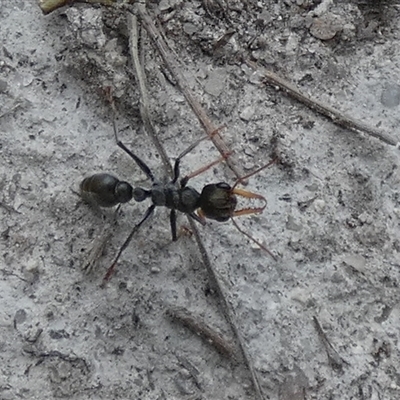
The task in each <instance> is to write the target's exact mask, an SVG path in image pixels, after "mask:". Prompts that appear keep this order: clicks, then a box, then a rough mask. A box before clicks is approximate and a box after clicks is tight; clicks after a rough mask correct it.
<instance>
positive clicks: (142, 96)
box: [128, 15, 172, 175]
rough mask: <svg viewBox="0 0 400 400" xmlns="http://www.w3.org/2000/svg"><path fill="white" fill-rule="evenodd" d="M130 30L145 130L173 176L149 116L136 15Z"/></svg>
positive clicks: (130, 24)
mask: <svg viewBox="0 0 400 400" xmlns="http://www.w3.org/2000/svg"><path fill="white" fill-rule="evenodd" d="M128 29H129V50H130V53H131V57H132V60H133V65H134V67H135V71H136V76H137V80H138V83H139V89H140V114H141V116H142V120H143V123H144V128H145V130H146V132H147V134H148V135H149V136H150V139H151V141H152V142H153V144H154V146H155V148H156V149H157V151H158V153H159V154H160V156H161V158H162V161H163V164H164V166H165V168H166V169H167V171H168V174H169V175H172V166H171V163H170V161H169V158H168V156H167V154H166V152H165V151H164V149H163V147H162V146H161V143H160V141H159V140H158V139H157V134H156V131H155V128H154V126H153V123H152V122H151V119H150V114H149V104H150V102H149V96H148V93H147V88H146V78H145V73H144V69H143V67H142V64H141V62H140V59H139V50H138V24H137V17H136V15H130V18H128Z"/></svg>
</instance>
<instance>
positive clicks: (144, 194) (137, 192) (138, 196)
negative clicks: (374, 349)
mask: <svg viewBox="0 0 400 400" xmlns="http://www.w3.org/2000/svg"><path fill="white" fill-rule="evenodd" d="M150 196H151V191H150V190H146V189H142V188H140V187H136V188H135V189H133V198H134V199H135V201H137V202H142V201H144V200H146V199H147V198H148V197H150Z"/></svg>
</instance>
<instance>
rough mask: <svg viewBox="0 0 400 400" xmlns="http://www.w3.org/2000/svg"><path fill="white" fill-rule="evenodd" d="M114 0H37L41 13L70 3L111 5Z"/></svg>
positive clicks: (47, 12)
mask: <svg viewBox="0 0 400 400" xmlns="http://www.w3.org/2000/svg"><path fill="white" fill-rule="evenodd" d="M115 1H116V0H38V3H39V7H40V9H41V10H42V12H43V14H50V13H51V12H53V11H55V10H57V8H60V7H63V6H66V5H68V4H72V3H98V4H102V5H105V6H111V5H113V4H114V3H115Z"/></svg>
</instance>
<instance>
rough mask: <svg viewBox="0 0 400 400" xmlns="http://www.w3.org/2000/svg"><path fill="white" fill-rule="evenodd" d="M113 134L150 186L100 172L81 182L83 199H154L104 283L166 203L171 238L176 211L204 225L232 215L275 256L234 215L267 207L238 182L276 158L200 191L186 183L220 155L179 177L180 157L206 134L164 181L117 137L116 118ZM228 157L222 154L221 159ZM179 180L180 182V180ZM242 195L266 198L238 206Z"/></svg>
mask: <svg viewBox="0 0 400 400" xmlns="http://www.w3.org/2000/svg"><path fill="white" fill-rule="evenodd" d="M113 127H114V135H115V140H116V142H117V145H118V147H120V148H121V149H122V150H123V151H125V153H127V154H128V155H129V156H130V157H131V158H132V159H133V160H134V161H135V163H136V164H137V165H138V167H139V168H140V169H141V170H142V171H143V172H144V174H145V175H146V176H147V177H148V178H149V179H150V180H151V182H152V187H151V189H143V188H141V187H135V188H132V186H131V185H130V184H129V183H128V182H124V181H120V180H119V179H118V178H116V177H114V176H113V175H110V174H107V173H98V174H94V175H92V176H90V177H87V178H85V179H83V181H82V182H81V184H80V193H81V196H82V198H83V199H84V200H86V201H87V202H89V203H92V204H93V203H94V204H96V205H97V206H100V207H113V206H115V205H117V204H121V203H127V202H129V201H130V200H131V199H132V198H133V199H134V200H135V201H136V202H142V201H144V200H146V199H148V198H150V199H151V205H150V206H149V208H148V209H147V211H146V212H145V214H144V216H143V217H142V219H141V220H140V221H139V222H138V223H137V224H136V225H135V226H134V227H133V228H132V230H131V233H130V234H129V236H128V237H127V238H126V240H125V242H124V243H123V245H122V246H121V248H120V249H119V251H118V253H117V255H116V257H115V259H114V261H113V263H112V264H111V266H110V268H109V269H108V270H107V273H106V274H105V276H104V278H103V283H105V282H107V281H108V280H109V278H110V277H111V275H112V274H113V272H114V269H115V268H116V265H117V262H118V260H119V258H120V256H121V254H122V252H123V251H124V250H125V249H126V248H127V247H128V245H129V243H130V242H131V240H132V238H133V236H134V235H135V233H136V232H137V231H138V230H139V228H140V227H141V226H142V224H143V223H144V222H145V221H146V220H147V219H149V218H150V216H151V215H152V214H153V212H154V210H155V208H156V207H161V206H163V207H167V208H169V209H170V210H171V212H170V226H171V232H172V240H173V241H176V240H177V229H176V212H177V211H180V212H182V213H184V214H186V215H188V216H189V217H190V218H193V219H194V220H196V221H197V222H199V223H200V224H202V225H205V224H206V218H208V219H213V220H215V221H218V222H225V221H228V220H229V219H231V220H232V222H233V223H234V225H235V227H236V228H237V229H238V230H239V231H240V232H241V233H242V234H244V235H245V236H247V237H248V238H249V239H250V240H252V241H253V242H255V243H256V244H257V245H258V246H260V247H261V248H262V249H263V250H264V251H266V252H267V253H268V254H269V255H270V256H271V257H273V258H274V259H276V257H275V256H274V254H272V253H271V252H270V251H269V250H268V249H267V248H266V247H265V246H263V245H262V244H261V243H259V242H258V241H257V240H255V239H254V238H253V237H252V236H251V235H249V234H248V233H247V232H245V231H243V230H242V229H241V228H240V227H239V226H238V224H237V223H236V222H235V220H234V219H233V217H236V216H240V215H246V214H254V213H261V212H262V211H263V210H264V208H265V207H266V204H267V201H266V199H265V197H264V196H262V195H260V194H257V193H253V192H249V191H247V190H243V189H239V188H237V187H236V186H237V185H238V184H239V183H241V182H243V181H244V180H246V179H247V178H249V177H251V176H253V175H255V174H257V173H258V172H260V171H261V170H263V169H265V168H267V167H268V166H270V165H271V164H273V163H274V162H275V161H276V160H272V161H271V162H269V163H268V164H266V165H264V166H262V167H261V168H258V169H257V170H255V171H253V172H251V173H250V174H248V175H246V176H244V177H242V178H239V179H238V180H237V181H236V182H235V184H234V185H233V186H230V185H229V184H228V183H226V182H219V183H211V184H208V185H205V186H204V187H203V189H202V191H201V193H199V192H198V191H197V190H196V189H194V188H193V187H191V186H187V183H188V182H189V179H191V178H193V177H194V176H196V175H198V174H200V173H202V172H204V171H206V170H207V169H209V168H210V167H212V166H213V165H215V164H217V163H219V162H220V161H221V159H218V160H217V161H214V162H212V163H210V164H208V165H206V166H204V167H202V168H200V169H199V170H197V171H195V172H193V173H192V174H190V175H187V176H185V177H184V178H182V179H180V180H179V176H180V162H181V159H182V158H183V157H184V156H185V155H186V154H188V153H189V152H190V151H192V150H193V148H194V147H196V146H197V145H198V144H199V142H200V141H202V140H204V139H205V138H202V139H199V140H198V141H197V142H195V143H194V144H192V145H191V146H189V147H188V148H187V149H186V150H185V151H183V152H182V153H181V154H180V155H179V156H178V157H177V159H176V160H175V164H174V169H173V178H172V180H171V181H169V182H168V183H162V182H160V181H158V180H157V179H156V178H155V177H154V175H153V173H152V171H151V170H150V168H149V167H148V166H147V164H146V163H145V162H144V161H143V160H142V159H140V158H139V157H138V156H137V155H136V154H134V153H133V152H132V151H131V150H129V149H128V148H127V147H126V146H125V144H124V143H122V142H121V141H120V140H119V138H118V129H117V124H116V121H115V119H114V121H113ZM224 158H226V156H225V157H222V159H224ZM178 181H179V182H178ZM236 196H242V197H245V198H249V199H259V200H261V201H263V202H264V205H263V206H262V207H254V208H243V209H240V210H236V206H237V197H236Z"/></svg>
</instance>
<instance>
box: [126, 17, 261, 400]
mask: <svg viewBox="0 0 400 400" xmlns="http://www.w3.org/2000/svg"><path fill="white" fill-rule="evenodd" d="M130 23H131V26H132V27H133V28H134V27H135V24H137V21H136V19H135V16H134V15H133V16H132V18H131V22H130ZM136 26H137V25H136ZM130 37H131V39H134V36H133V37H132V34H130ZM131 46H136V50H135V52H137V40H136V41H135V40H132V42H131ZM136 54H137V53H136ZM135 66H136V64H135ZM141 68H142V67H141ZM142 71H143V69H142ZM137 78H138V80H139V79H143V82H142V83H141V84H139V88H142V87H143V86H144V85H145V84H144V74H137ZM145 106H146V103H145V102H143V101H142V107H141V109H143V108H144V107H145ZM147 112H148V111H147ZM203 112H204V110H203ZM207 120H208V117H207ZM208 121H209V120H208ZM210 124H211V123H210ZM150 138H151V140H152V141H153V143H154V144H156V143H157V149H159V151H160V154H164V155H165V157H162V160H163V163H164V165H165V167H166V168H167V166H168V165H169V167H171V164H170V162H169V159H168V157H167V155H166V152H165V150H164V148H163V146H162V145H161V143H160V141H159V139H158V137H157V135H154V136H150ZM171 176H172V175H171ZM240 176H243V174H242V173H240ZM187 218H188V221H189V224H190V227H191V230H192V231H193V233H194V235H195V239H196V243H197V246H198V247H199V250H200V255H201V258H202V261H203V264H204V265H205V267H206V269H207V272H208V275H209V279H210V280H211V281H212V284H213V285H214V287H215V288H216V289H217V293H218V296H219V298H220V299H221V304H222V311H223V313H224V316H225V318H226V319H227V321H228V323H229V324H230V326H231V329H232V332H233V333H234V335H235V338H236V339H237V341H238V343H239V346H240V350H241V353H242V355H243V359H244V362H245V363H246V365H247V368H248V369H249V371H250V374H251V378H252V381H253V385H254V389H255V392H256V394H257V397H258V398H259V399H260V400H263V399H264V397H263V395H262V391H261V387H260V384H259V381H258V377H257V374H256V371H255V368H254V367H253V364H252V362H251V358H250V356H249V355H248V353H247V351H246V349H245V346H244V340H243V338H242V335H241V334H240V332H239V330H238V328H237V326H236V324H235V318H234V315H235V314H234V312H233V309H232V307H231V305H230V303H229V302H228V300H227V298H226V296H225V294H224V292H223V290H222V285H221V284H220V282H219V279H218V274H217V273H216V271H215V270H214V268H213V266H212V264H211V261H210V258H209V257H208V254H207V251H206V249H205V247H204V244H203V241H202V240H201V237H200V234H199V231H198V229H197V226H196V223H195V222H194V221H193V219H192V218H190V217H187Z"/></svg>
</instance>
